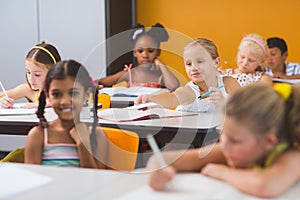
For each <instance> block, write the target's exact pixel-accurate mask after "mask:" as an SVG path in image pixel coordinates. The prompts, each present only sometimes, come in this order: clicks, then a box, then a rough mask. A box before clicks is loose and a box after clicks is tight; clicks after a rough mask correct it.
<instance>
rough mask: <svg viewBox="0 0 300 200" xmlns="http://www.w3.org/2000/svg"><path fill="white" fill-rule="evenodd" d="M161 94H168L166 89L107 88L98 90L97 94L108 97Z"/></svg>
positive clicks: (137, 87)
mask: <svg viewBox="0 0 300 200" xmlns="http://www.w3.org/2000/svg"><path fill="white" fill-rule="evenodd" d="M161 92H169V90H168V89H166V88H150V87H139V86H136V87H123V86H119V87H113V88H111V87H107V88H102V89H101V90H99V93H106V94H108V95H109V96H113V95H115V94H124V95H137V96H139V95H142V94H158V93H161Z"/></svg>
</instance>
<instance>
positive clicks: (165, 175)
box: [147, 144, 225, 190]
mask: <svg viewBox="0 0 300 200" xmlns="http://www.w3.org/2000/svg"><path fill="white" fill-rule="evenodd" d="M162 154H163V157H164V159H165V161H166V163H167V164H168V165H169V166H168V167H167V168H166V169H160V166H159V164H158V162H157V160H156V158H155V157H153V156H152V157H151V158H150V159H149V161H148V163H147V168H148V169H149V170H151V171H153V172H151V173H150V174H149V180H148V184H149V185H150V187H152V188H153V189H155V190H163V189H164V188H165V187H166V185H167V183H168V182H170V181H171V180H172V178H173V177H174V175H175V172H176V171H199V170H200V169H201V168H202V167H203V166H204V165H205V164H207V163H210V162H215V163H225V158H224V156H223V154H222V152H221V150H220V146H219V144H212V145H208V146H205V147H202V148H200V149H189V150H182V151H169V152H163V153H162Z"/></svg>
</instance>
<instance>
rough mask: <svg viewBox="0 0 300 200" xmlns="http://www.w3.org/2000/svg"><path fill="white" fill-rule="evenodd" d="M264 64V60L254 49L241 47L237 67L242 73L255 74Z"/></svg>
mask: <svg viewBox="0 0 300 200" xmlns="http://www.w3.org/2000/svg"><path fill="white" fill-rule="evenodd" d="M262 64H263V60H262V58H261V57H260V56H259V55H258V54H257V53H255V51H254V50H253V48H252V47H241V48H240V49H239V51H238V55H237V65H238V69H239V71H240V72H241V73H254V72H255V69H256V68H257V67H258V66H261V65H262Z"/></svg>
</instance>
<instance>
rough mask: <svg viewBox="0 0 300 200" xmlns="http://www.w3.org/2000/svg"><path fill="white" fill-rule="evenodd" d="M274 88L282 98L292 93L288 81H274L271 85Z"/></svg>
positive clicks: (285, 98)
mask: <svg viewBox="0 0 300 200" xmlns="http://www.w3.org/2000/svg"><path fill="white" fill-rule="evenodd" d="M273 88H274V90H275V91H276V92H277V93H278V94H279V95H280V96H281V97H282V98H283V100H285V101H286V100H288V99H289V98H290V96H291V93H292V86H291V85H290V84H288V83H275V84H274V86H273Z"/></svg>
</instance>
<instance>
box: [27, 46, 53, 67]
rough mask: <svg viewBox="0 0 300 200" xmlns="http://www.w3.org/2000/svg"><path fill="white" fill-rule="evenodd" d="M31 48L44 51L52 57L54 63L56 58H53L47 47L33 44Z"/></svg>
mask: <svg viewBox="0 0 300 200" xmlns="http://www.w3.org/2000/svg"><path fill="white" fill-rule="evenodd" d="M32 49H41V50H43V51H45V52H46V53H47V54H48V55H49V56H50V57H51V58H52V60H53V63H54V64H56V60H55V58H54V56H53V54H52V53H51V52H50V51H49V50H48V49H46V48H44V47H41V46H34V47H32Z"/></svg>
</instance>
